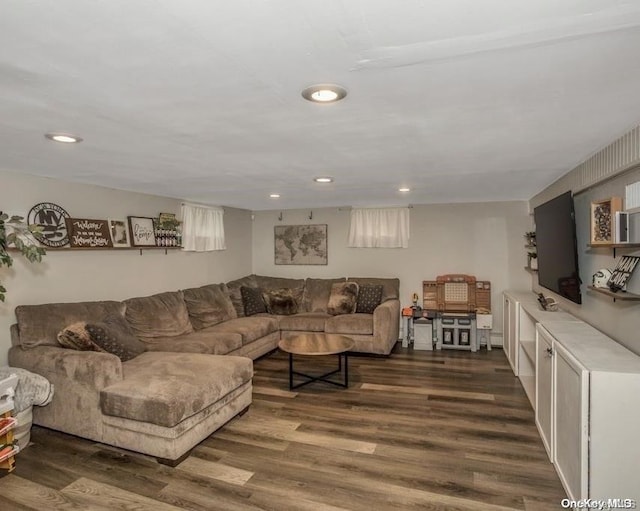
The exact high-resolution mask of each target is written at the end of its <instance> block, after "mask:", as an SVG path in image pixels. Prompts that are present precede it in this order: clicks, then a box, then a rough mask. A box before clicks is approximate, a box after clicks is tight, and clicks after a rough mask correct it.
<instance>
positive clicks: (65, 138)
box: [44, 133, 82, 144]
mask: <svg viewBox="0 0 640 511" xmlns="http://www.w3.org/2000/svg"><path fill="white" fill-rule="evenodd" d="M44 136H45V137H47V138H48V139H49V140H53V141H54V142H63V143H65V144H76V143H78V142H82V138H80V137H78V136H76V135H71V134H69V133H45V135H44Z"/></svg>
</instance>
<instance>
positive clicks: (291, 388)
mask: <svg viewBox="0 0 640 511" xmlns="http://www.w3.org/2000/svg"><path fill="white" fill-rule="evenodd" d="M289 390H293V353H289Z"/></svg>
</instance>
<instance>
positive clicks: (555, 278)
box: [533, 192, 582, 303]
mask: <svg viewBox="0 0 640 511" xmlns="http://www.w3.org/2000/svg"><path fill="white" fill-rule="evenodd" d="M533 216H534V219H535V224H536V246H537V250H536V252H537V253H538V283H539V284H540V285H541V286H542V287H545V288H547V289H549V290H551V291H553V292H554V293H557V294H559V295H560V296H562V297H564V298H567V299H568V300H571V301H572V302H575V303H582V296H581V294H580V272H579V271H578V249H577V240H576V222H575V214H574V210H573V196H572V195H571V192H566V193H563V194H562V195H560V196H558V197H556V198H555V199H551V200H550V201H549V202H545V203H544V204H541V205H540V206H538V207H537V208H535V209H534V210H533Z"/></svg>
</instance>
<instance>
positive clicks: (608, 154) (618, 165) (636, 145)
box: [574, 126, 640, 188]
mask: <svg viewBox="0 0 640 511" xmlns="http://www.w3.org/2000/svg"><path fill="white" fill-rule="evenodd" d="M638 161H640V126H637V127H635V128H634V129H632V130H631V131H630V132H628V133H627V134H626V135H624V136H622V137H620V138H619V139H618V140H616V141H615V142H613V143H612V144H609V145H608V146H607V147H605V148H604V149H602V150H601V151H598V152H597V153H596V154H594V155H593V156H592V157H591V158H589V159H588V160H586V161H585V162H583V163H581V164H580V165H578V166H577V167H576V169H575V170H574V172H577V174H578V175H579V176H580V187H581V188H586V187H588V186H591V185H594V184H596V183H598V182H599V181H602V180H603V179H606V178H608V177H611V176H613V175H615V174H617V173H618V172H620V171H622V170H625V169H627V168H629V167H631V166H632V165H633V164H635V163H637V162H638Z"/></svg>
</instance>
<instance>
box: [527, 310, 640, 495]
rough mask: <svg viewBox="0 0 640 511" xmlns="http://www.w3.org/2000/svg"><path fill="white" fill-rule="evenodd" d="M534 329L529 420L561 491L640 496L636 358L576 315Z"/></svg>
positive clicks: (639, 368)
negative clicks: (532, 403) (532, 415)
mask: <svg viewBox="0 0 640 511" xmlns="http://www.w3.org/2000/svg"><path fill="white" fill-rule="evenodd" d="M536 330H537V339H536V404H535V414H536V424H537V425H538V428H539V431H540V435H541V436H542V439H543V442H544V443H545V447H547V445H548V446H549V447H550V452H551V461H552V462H553V464H554V465H555V468H556V471H557V472H558V475H559V477H560V480H561V481H562V484H563V486H564V488H565V490H566V492H567V495H568V496H569V498H571V499H576V500H578V499H610V498H620V499H635V500H636V501H640V477H639V476H638V469H637V465H638V460H640V439H639V437H638V433H637V431H638V424H640V357H638V356H637V355H635V354H634V353H632V352H631V351H629V350H627V349H626V348H625V347H623V346H621V345H620V344H618V343H616V342H615V341H613V340H612V339H611V338H609V337H607V336H606V335H604V334H603V333H601V332H599V331H598V330H596V329H595V328H593V327H592V326H590V325H588V324H586V323H584V322H582V321H578V320H575V321H545V320H542V321H540V323H539V324H538V325H537V326H536ZM549 344H550V346H549ZM548 348H550V349H551V353H552V357H545V353H547V349H548ZM549 360H551V364H549ZM549 365H550V366H551V367H549ZM549 389H551V390H550V391H549ZM549 406H550V407H551V408H550V412H551V413H550V416H549ZM549 424H550V425H551V427H549Z"/></svg>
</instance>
